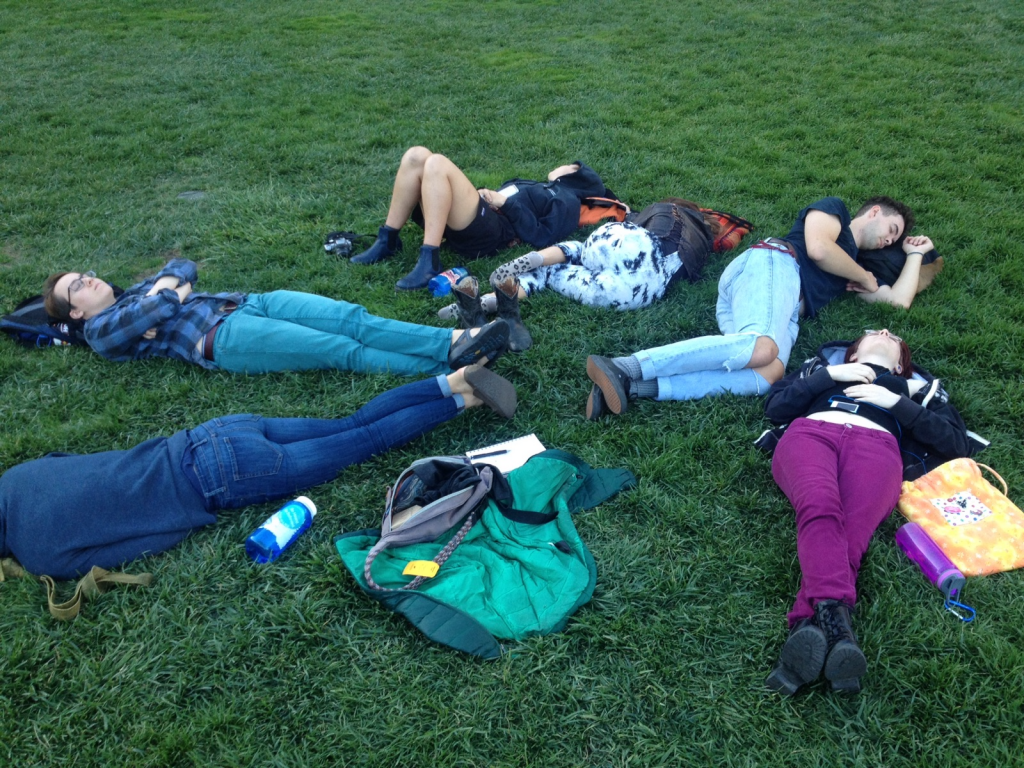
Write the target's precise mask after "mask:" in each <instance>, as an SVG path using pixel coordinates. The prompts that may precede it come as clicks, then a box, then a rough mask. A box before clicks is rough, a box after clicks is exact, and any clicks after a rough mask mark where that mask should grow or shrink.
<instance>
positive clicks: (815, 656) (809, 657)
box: [780, 626, 828, 685]
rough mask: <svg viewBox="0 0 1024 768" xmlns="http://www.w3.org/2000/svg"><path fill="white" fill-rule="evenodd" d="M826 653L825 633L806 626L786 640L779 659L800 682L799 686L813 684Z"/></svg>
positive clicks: (818, 674)
mask: <svg viewBox="0 0 1024 768" xmlns="http://www.w3.org/2000/svg"><path fill="white" fill-rule="evenodd" d="M827 652H828V640H826V639H825V633H824V632H822V631H821V630H820V629H818V628H817V627H813V626H806V627H803V628H802V629H799V630H797V631H796V632H794V633H793V634H792V635H790V636H789V637H788V638H787V639H786V644H785V645H783V646H782V653H781V655H780V658H781V660H782V663H783V664H784V665H785V666H787V667H789V669H791V670H792V671H793V673H794V675H795V676H796V678H797V679H798V680H799V681H800V683H799V684H800V685H806V684H807V683H813V682H814V681H815V680H817V679H818V677H819V676H820V675H821V670H822V668H823V667H824V665H825V655H826V653H827Z"/></svg>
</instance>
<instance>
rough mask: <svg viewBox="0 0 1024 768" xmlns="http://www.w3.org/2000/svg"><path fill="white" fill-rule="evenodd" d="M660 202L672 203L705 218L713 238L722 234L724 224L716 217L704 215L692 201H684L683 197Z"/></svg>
mask: <svg viewBox="0 0 1024 768" xmlns="http://www.w3.org/2000/svg"><path fill="white" fill-rule="evenodd" d="M659 202H662V203H672V205H678V206H679V207H680V208H689V209H690V210H691V211H696V212H697V213H699V214H700V215H701V216H703V217H704V223H705V224H706V225H707V227H708V229H710V230H711V237H713V238H715V237H718V236H719V235H720V234H721V232H722V222H720V221H719V220H718V219H717V218H715V217H714V216H709V215H708V214H706V213H704V212H703V211H702V210H701V209H700V206H699V205H697V204H696V203H695V202H693V201H692V200H684V199H683V198H681V197H666V198H665V199H664V200H660V201H659Z"/></svg>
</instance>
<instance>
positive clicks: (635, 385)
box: [629, 379, 658, 400]
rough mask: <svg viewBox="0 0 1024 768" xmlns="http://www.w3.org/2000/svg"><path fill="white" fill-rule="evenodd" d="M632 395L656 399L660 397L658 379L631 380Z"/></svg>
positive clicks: (630, 389)
mask: <svg viewBox="0 0 1024 768" xmlns="http://www.w3.org/2000/svg"><path fill="white" fill-rule="evenodd" d="M629 394H630V397H643V398H646V399H648V400H654V399H656V398H657V397H658V380H657V379H654V380H653V381H644V380H643V379H631V380H630V382H629Z"/></svg>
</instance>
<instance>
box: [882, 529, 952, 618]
mask: <svg viewBox="0 0 1024 768" xmlns="http://www.w3.org/2000/svg"><path fill="white" fill-rule="evenodd" d="M896 543H897V544H899V545H900V549H902V550H903V551H904V552H906V553H907V557H909V558H910V559H911V560H913V561H914V562H915V563H917V565H918V567H920V569H921V571H922V572H923V573H924V575H925V576H926V577H927V578H928V581H930V582H931V583H932V584H934V585H935V586H936V587H938V588H939V591H940V592H942V594H943V595H945V597H946V600H947V601H954V602H955V601H956V600H957V598H958V597H959V595H960V591H961V590H962V589H963V588H964V584H965V583H966V582H967V579H965V578H964V575H963V574H962V573H960V569H959V568H957V567H956V566H955V565H953V562H952V561H951V560H950V559H949V558H948V557H946V553H945V552H943V551H942V550H941V549H939V545H938V544H936V543H935V542H934V541H932V537H931V536H929V535H928V534H927V533H926V532H925V530H924V528H922V527H921V526H920V525H918V524H917V523H907V524H906V525H904V526H903V527H902V528H900V529H899V530H898V531H896Z"/></svg>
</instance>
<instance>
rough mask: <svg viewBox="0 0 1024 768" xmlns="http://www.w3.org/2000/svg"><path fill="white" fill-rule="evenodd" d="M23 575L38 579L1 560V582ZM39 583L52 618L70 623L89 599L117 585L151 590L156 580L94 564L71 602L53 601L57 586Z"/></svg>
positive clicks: (45, 580)
mask: <svg viewBox="0 0 1024 768" xmlns="http://www.w3.org/2000/svg"><path fill="white" fill-rule="evenodd" d="M22 576H27V577H29V578H36V577H34V576H32V574H30V573H29V572H28V571H26V570H25V569H24V568H23V567H22V566H21V564H20V563H19V562H18V561H17V560H15V559H14V558H13V557H5V558H4V559H3V560H0V581H4V580H6V579H16V578H20V577H22ZM38 579H39V581H41V582H42V583H43V584H44V585H46V602H47V606H48V607H49V609H50V615H51V616H53V618H55V619H57V620H58V621H71V619H73V618H75V617H76V616H77V615H78V614H79V612H80V611H81V610H82V604H83V603H85V601H86V599H88V598H95V597H97V596H98V595H101V594H103V593H104V592H106V591H107V590H109V589H111V588H112V587H114V586H116V585H117V584H135V585H138V586H140V587H148V586H149V585H150V583H151V582H152V581H153V574H151V573H140V574H138V575H133V574H130V573H111V572H110V571H107V570H105V569H103V568H100V567H99V566H98V565H94V566H93V567H92V569H90V571H89V573H87V574H86V575H85V576H83V577H82V578H81V579H79V580H78V583H77V584H75V592H74V594H73V595H72V596H71V599H70V600H67V601H65V602H63V603H57V602H54V599H53V597H54V594H55V593H56V591H57V585H56V584H55V583H54V581H53V579H52V578H50V577H49V576H39V577H38Z"/></svg>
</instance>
